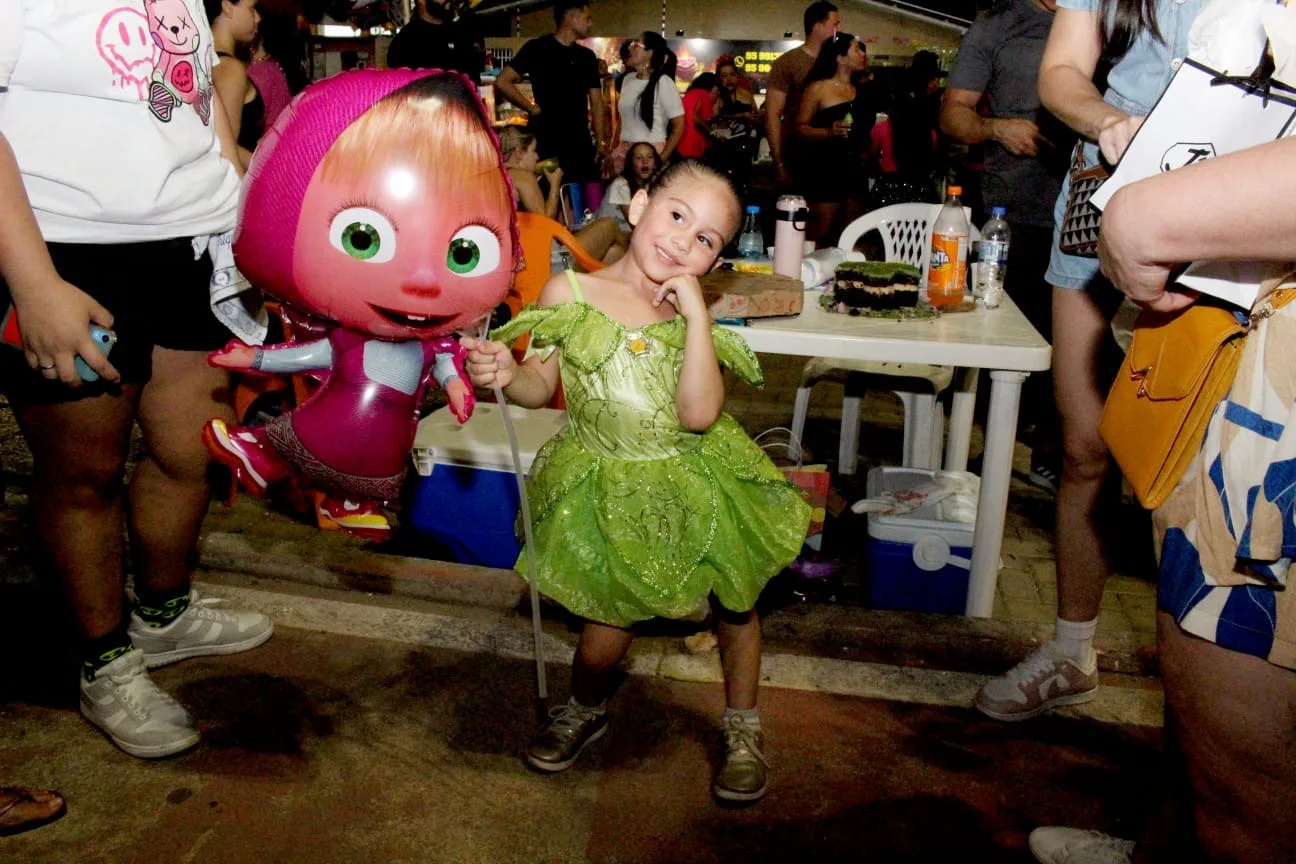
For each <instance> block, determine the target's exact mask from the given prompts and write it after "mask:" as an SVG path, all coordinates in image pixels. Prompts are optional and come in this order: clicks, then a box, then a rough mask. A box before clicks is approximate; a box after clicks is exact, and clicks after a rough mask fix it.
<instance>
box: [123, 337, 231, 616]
mask: <svg viewBox="0 0 1296 864" xmlns="http://www.w3.org/2000/svg"><path fill="white" fill-rule="evenodd" d="M229 397H230V393H229V376H228V374H227V373H226V372H225V371H224V370H221V369H213V368H212V367H210V366H208V365H207V354H206V352H201V351H174V350H170V349H167V348H154V349H153V377H152V379H151V380H150V381H149V383H148V384H146V385H145V387H144V391H143V394H142V396H141V398H140V405H139V422H140V428H141V430H142V431H143V433H144V443H145V446H146V448H147V450H146V453H145V456H144V458H142V459H141V460H140V463H139V466H138V467H137V468H136V469H135V475H134V477H133V478H132V479H131V488H130V530H131V538H132V552H133V554H134V560H135V563H136V567H137V569H136V572H135V577H136V579H137V580H139V583H140V584H141V585H142V586H144V587H145V588H146V589H147V590H148V591H149V592H151V593H152V594H154V595H163V596H165V595H173V594H178V593H180V592H183V591H185V590H186V589H187V588H188V585H189V572H190V570H191V568H192V566H193V554H194V548H195V545H196V544H197V542H198V530H199V528H200V527H201V525H202V520H203V517H204V516H206V514H207V505H208V502H209V500H210V487H209V485H208V483H207V468H208V464H209V463H210V457H209V456H208V454H207V449H206V447H204V446H203V443H202V428H203V424H205V423H206V422H207V421H208V420H210V419H212V418H213V417H220V418H222V419H225V420H228V421H230V422H233V410H232V409H231V408H230V398H229Z"/></svg>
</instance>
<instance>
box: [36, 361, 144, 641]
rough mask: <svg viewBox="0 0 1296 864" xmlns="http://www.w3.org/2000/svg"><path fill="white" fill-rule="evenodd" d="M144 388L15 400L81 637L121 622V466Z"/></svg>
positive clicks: (45, 530)
mask: <svg viewBox="0 0 1296 864" xmlns="http://www.w3.org/2000/svg"><path fill="white" fill-rule="evenodd" d="M138 399H139V388H138V387H135V386H128V387H124V388H122V393H121V395H119V396H112V395H104V396H96V397H91V398H86V399H81V400H77V401H75V402H67V403H63V404H60V405H32V404H22V403H21V402H17V403H15V404H14V414H15V416H16V417H17V420H18V425H19V428H20V429H21V430H22V433H23V437H24V438H26V439H27V444H28V446H29V447H30V448H31V451H32V462H33V467H32V490H31V496H30V503H31V514H32V518H33V520H34V522H35V529H36V537H37V540H38V542H39V545H40V549H41V554H42V558H43V559H44V563H45V565H46V566H47V567H48V568H49V569H50V570H51V571H52V573H53V574H54V575H55V577H56V578H57V579H58V582H59V585H60V587H61V589H62V591H63V594H64V596H65V597H66V599H67V601H68V604H69V605H70V607H71V609H72V612H73V614H74V616H75V618H76V622H77V627H78V629H79V631H80V636H81V638H82V639H83V640H87V641H88V640H92V639H98V638H99V637H101V636H105V635H107V634H108V633H110V632H112V630H113V629H114V628H116V627H117V626H119V625H120V624H121V621H122V595H123V589H124V585H123V580H124V574H123V571H122V553H123V548H122V521H123V519H122V515H123V504H122V471H123V469H124V467H125V464H126V454H127V451H128V448H129V446H130V432H131V426H132V422H133V418H134V415H135V408H136V404H137V402H138Z"/></svg>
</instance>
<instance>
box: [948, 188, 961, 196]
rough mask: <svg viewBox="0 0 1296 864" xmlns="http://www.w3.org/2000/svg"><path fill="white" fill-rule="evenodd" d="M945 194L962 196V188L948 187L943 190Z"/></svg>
mask: <svg viewBox="0 0 1296 864" xmlns="http://www.w3.org/2000/svg"><path fill="white" fill-rule="evenodd" d="M945 194H947V195H962V194H963V187H962V186H951V187H949V189H947V190H945Z"/></svg>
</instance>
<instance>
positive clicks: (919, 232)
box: [837, 204, 981, 284]
mask: <svg viewBox="0 0 1296 864" xmlns="http://www.w3.org/2000/svg"><path fill="white" fill-rule="evenodd" d="M940 210H941V205H940V204H892V205H890V206H888V207H879V208H878V209H876V210H873V211H870V212H868V213H865V214H864V215H863V216H861V217H859V218H858V219H856V220H855V221H854V222H852V223H851V224H849V225H847V226H846V230H844V231H842V233H841V237H840V238H839V239H838V240H837V247H838V248H839V249H843V250H845V251H847V252H849V251H851V250H852V249H854V248H855V244H856V243H858V242H859V239H860V237H863V236H864V235H865V234H867V233H868V232H870V231H873V230H876V231H877V232H878V233H879V234H881V235H882V253H883V258H884V259H885V260H887V261H903V262H905V263H906V264H912V265H914V266H915V267H918V268H920V269H921V270H922V281H923V284H926V282H927V259H928V252H929V250H930V249H931V235H932V226H933V225H934V224H935V223H936V217H937V215H939V214H940ZM963 212H964V214H965V215H966V216H967V217H968V224H969V225H971V223H972V211H971V210H969V209H968V208H967V207H964V208H963ZM968 237H969V240H980V239H981V232H980V231H979V230H977V227H976V226H975V225H971V230H970V231H969V235H968Z"/></svg>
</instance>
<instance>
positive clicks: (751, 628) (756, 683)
mask: <svg viewBox="0 0 1296 864" xmlns="http://www.w3.org/2000/svg"><path fill="white" fill-rule="evenodd" d="M716 636H717V638H718V640H719V642H720V663H721V665H722V666H723V667H724V682H725V704H726V705H727V706H728V707H730V708H733V709H736V710H739V711H742V710H746V709H749V708H755V707H756V693H757V691H758V690H759V688H760V665H761V624H760V616H759V615H757V614H756V610H755V609H753V610H751V611H750V612H729V611H727V610H723V609H720V608H716Z"/></svg>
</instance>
